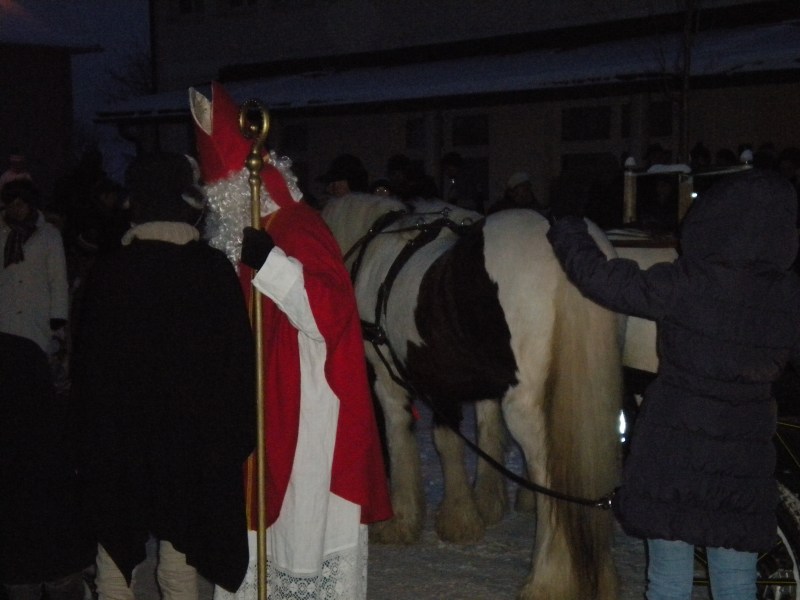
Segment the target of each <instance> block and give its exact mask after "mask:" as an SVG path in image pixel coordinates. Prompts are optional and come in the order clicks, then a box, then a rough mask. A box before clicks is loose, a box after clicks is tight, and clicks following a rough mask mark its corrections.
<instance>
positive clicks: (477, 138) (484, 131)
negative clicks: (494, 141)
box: [452, 115, 489, 146]
mask: <svg viewBox="0 0 800 600" xmlns="http://www.w3.org/2000/svg"><path fill="white" fill-rule="evenodd" d="M452 135H453V146H488V145H489V117H487V116H486V115H464V116H460V117H453V125H452Z"/></svg>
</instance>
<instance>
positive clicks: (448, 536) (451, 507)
mask: <svg viewBox="0 0 800 600" xmlns="http://www.w3.org/2000/svg"><path fill="white" fill-rule="evenodd" d="M485 532H486V525H485V523H484V522H483V520H482V519H481V517H480V515H479V514H478V509H477V506H476V505H475V503H474V502H472V501H471V500H470V501H463V502H455V503H451V504H443V505H442V506H441V507H440V508H439V512H438V513H436V534H437V535H438V536H439V539H440V540H443V541H445V542H452V543H455V544H473V543H475V542H479V541H481V540H482V539H483V535H484V533H485Z"/></svg>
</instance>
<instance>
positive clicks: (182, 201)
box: [125, 152, 206, 224]
mask: <svg viewBox="0 0 800 600" xmlns="http://www.w3.org/2000/svg"><path fill="white" fill-rule="evenodd" d="M125 185H126V187H127V189H128V191H129V198H130V203H131V209H132V211H133V220H134V222H135V223H147V222H150V221H181V222H184V223H190V224H194V223H196V222H197V221H198V219H199V218H200V216H201V215H202V213H203V210H204V208H205V201H206V200H205V195H204V193H203V190H202V188H201V187H200V181H199V170H198V168H197V163H196V162H195V161H194V159H192V158H191V157H189V156H187V155H184V154H177V153H172V152H159V153H155V154H149V155H146V156H141V157H139V158H137V159H136V160H135V161H134V162H133V163H132V164H131V165H130V167H128V171H127V173H126V174H125Z"/></svg>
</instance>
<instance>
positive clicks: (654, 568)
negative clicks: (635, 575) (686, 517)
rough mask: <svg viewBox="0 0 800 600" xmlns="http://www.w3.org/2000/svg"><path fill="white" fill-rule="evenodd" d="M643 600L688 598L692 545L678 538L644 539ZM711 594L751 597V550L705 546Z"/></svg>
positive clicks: (720, 598)
mask: <svg viewBox="0 0 800 600" xmlns="http://www.w3.org/2000/svg"><path fill="white" fill-rule="evenodd" d="M647 550H648V555H649V562H648V567H647V579H648V583H647V600H688V599H689V598H691V597H692V578H693V576H694V546H692V545H691V544H687V543H686V542H681V541H667V540H654V539H649V540H647ZM706 556H707V558H708V573H709V578H710V579H711V596H712V597H713V598H714V600H754V598H755V597H756V578H757V571H756V560H757V555H756V554H755V553H754V552H739V551H737V550H729V549H727V548H706Z"/></svg>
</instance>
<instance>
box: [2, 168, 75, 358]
mask: <svg viewBox="0 0 800 600" xmlns="http://www.w3.org/2000/svg"><path fill="white" fill-rule="evenodd" d="M38 201H39V192H38V190H37V189H36V188H35V186H34V184H33V183H31V182H30V181H27V180H15V181H12V182H10V183H8V184H6V185H5V186H4V187H3V191H2V202H3V204H4V205H5V210H4V212H3V213H2V215H1V216H0V249H1V250H2V252H3V260H2V264H0V332H3V333H10V334H12V335H17V336H21V337H24V338H27V339H30V340H33V341H34V342H36V344H37V345H38V346H39V347H40V348H41V349H42V351H44V352H45V353H46V354H47V353H48V346H49V345H50V342H51V340H52V338H53V332H54V331H56V330H59V329H62V328H63V327H64V326H65V325H66V323H67V319H68V316H69V286H68V283H67V266H66V259H65V256H64V244H63V242H62V239H61V233H60V232H59V231H58V229H56V227H55V226H53V225H51V224H50V223H47V222H46V221H45V219H44V215H42V213H41V212H40V211H39V210H38V208H37V205H38Z"/></svg>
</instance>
